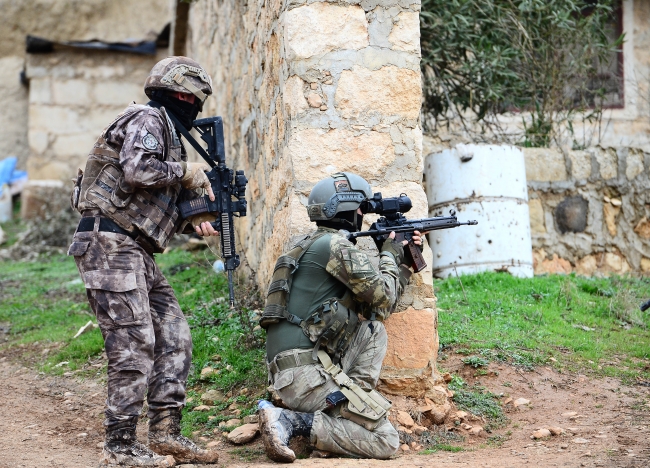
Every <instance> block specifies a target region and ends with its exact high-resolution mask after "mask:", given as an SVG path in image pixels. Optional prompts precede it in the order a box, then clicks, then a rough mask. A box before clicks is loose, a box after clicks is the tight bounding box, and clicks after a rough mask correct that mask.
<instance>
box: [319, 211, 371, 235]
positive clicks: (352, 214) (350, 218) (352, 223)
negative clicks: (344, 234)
mask: <svg viewBox="0 0 650 468" xmlns="http://www.w3.org/2000/svg"><path fill="white" fill-rule="evenodd" d="M362 224H363V215H360V214H359V213H357V210H351V211H341V212H340V213H336V216H335V217H334V218H332V219H330V220H327V221H317V222H316V225H317V226H325V227H328V228H332V229H345V230H346V231H349V232H357V231H361V226H362Z"/></svg>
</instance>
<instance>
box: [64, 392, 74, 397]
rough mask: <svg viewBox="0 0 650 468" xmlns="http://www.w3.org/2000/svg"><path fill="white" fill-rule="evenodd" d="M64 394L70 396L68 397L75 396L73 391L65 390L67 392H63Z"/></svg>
mask: <svg viewBox="0 0 650 468" xmlns="http://www.w3.org/2000/svg"><path fill="white" fill-rule="evenodd" d="M63 396H64V397H65V398H68V397H71V396H74V393H72V392H65V393H64V394H63Z"/></svg>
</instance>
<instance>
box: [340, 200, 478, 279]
mask: <svg viewBox="0 0 650 468" xmlns="http://www.w3.org/2000/svg"><path fill="white" fill-rule="evenodd" d="M412 207H413V204H412V203H411V199H410V198H409V197H408V196H407V195H406V194H404V193H402V194H401V195H400V196H399V197H392V198H383V197H382V196H381V193H375V194H374V195H373V197H372V198H371V199H370V200H366V201H364V202H363V203H362V204H361V206H360V208H361V212H362V213H363V214H367V213H376V214H378V215H380V216H381V217H380V218H379V219H378V220H377V221H375V222H374V223H372V225H371V226H370V230H368V231H361V232H351V233H349V234H348V239H350V240H352V239H357V238H359V237H367V236H369V237H372V238H373V239H374V240H375V243H376V244H377V245H381V244H382V243H383V242H384V241H385V240H386V239H388V236H389V235H390V233H391V232H394V233H395V240H396V241H402V240H406V241H408V244H407V245H406V247H408V249H407V250H406V252H407V257H408V256H410V260H411V266H412V267H413V271H415V272H416V273H417V272H419V271H422V270H423V269H424V268H426V266H427V263H426V261H425V260H424V256H423V255H422V251H421V250H420V248H419V247H418V246H417V245H415V244H414V243H413V232H414V231H420V233H422V234H423V235H424V234H425V233H427V232H429V231H438V230H441V229H451V228H455V227H458V226H475V225H477V224H478V221H467V222H460V221H458V219H457V218H456V212H455V211H454V210H451V211H450V212H449V216H438V217H433V218H422V219H406V217H405V216H404V214H403V213H407V212H408V211H410V210H411V208H412Z"/></svg>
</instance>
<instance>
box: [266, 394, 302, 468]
mask: <svg viewBox="0 0 650 468" xmlns="http://www.w3.org/2000/svg"><path fill="white" fill-rule="evenodd" d="M258 408H259V415H260V433H261V434H262V441H263V442H264V448H265V449H266V455H267V456H268V457H269V458H270V459H271V460H273V461H276V462H281V463H292V462H293V461H294V460H295V459H296V454H295V453H294V452H293V450H291V449H290V448H289V439H291V438H292V437H295V436H305V437H309V434H310V433H311V427H312V424H313V422H314V414H313V413H298V412H297V411H291V410H286V409H282V408H276V407H275V406H273V404H272V403H269V402H268V401H266V400H260V402H259V403H258Z"/></svg>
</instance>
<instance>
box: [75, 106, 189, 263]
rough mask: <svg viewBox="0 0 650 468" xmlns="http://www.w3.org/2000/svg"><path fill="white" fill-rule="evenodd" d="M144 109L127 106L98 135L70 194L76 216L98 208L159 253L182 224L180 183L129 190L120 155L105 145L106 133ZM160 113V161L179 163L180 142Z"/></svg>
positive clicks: (167, 120)
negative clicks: (162, 135)
mask: <svg viewBox="0 0 650 468" xmlns="http://www.w3.org/2000/svg"><path fill="white" fill-rule="evenodd" d="M144 108H147V106H143V105H131V106H129V107H128V108H127V109H126V110H125V111H124V112H123V113H122V114H120V115H119V116H118V117H117V118H116V119H115V120H114V121H113V122H112V123H111V125H109V126H108V127H107V128H106V130H104V132H102V134H101V135H100V137H99V138H98V139H97V142H96V143H95V145H94V147H93V149H92V150H91V152H90V155H89V156H88V161H87V162H86V168H85V170H84V171H83V174H82V177H80V180H79V179H78V180H77V184H76V186H75V190H74V191H73V194H78V197H75V195H73V200H72V204H73V207H74V208H76V209H77V210H78V211H79V212H80V213H82V212H84V211H86V210H93V209H97V208H99V209H100V210H101V211H102V213H103V214H104V215H105V216H107V217H109V218H110V219H112V220H113V221H115V222H116V223H117V224H118V225H120V227H122V228H123V229H126V230H127V231H129V232H134V231H135V230H136V229H137V230H139V231H140V233H142V234H144V236H146V237H147V238H148V239H149V240H150V241H151V243H152V244H153V245H154V246H155V250H156V251H157V252H162V251H164V250H165V247H167V244H168V243H169V240H170V239H171V237H172V236H173V235H174V234H175V233H176V232H178V231H180V230H182V228H183V227H184V224H185V222H184V221H183V220H182V219H181V218H180V216H179V214H180V212H179V210H178V208H177V206H176V201H177V200H178V196H179V194H180V191H181V185H180V183H179V184H174V185H168V186H166V187H159V188H147V189H144V188H134V187H129V186H128V184H127V183H126V182H125V180H124V172H123V171H122V166H120V151H119V149H115V148H113V147H111V146H110V145H109V144H108V143H107V141H106V136H107V133H108V132H109V131H110V130H111V129H112V128H114V126H115V125H116V123H117V122H118V121H119V120H120V119H123V118H125V117H129V116H132V115H133V114H135V113H137V112H139V111H141V110H143V109H144ZM160 112H161V113H162V114H163V116H164V121H165V122H166V125H165V132H164V133H165V146H164V147H165V152H164V155H163V161H175V162H180V161H182V160H183V158H182V152H181V143H180V140H179V139H178V137H177V136H176V134H175V133H174V131H173V130H172V129H173V124H172V123H171V122H170V120H169V118H168V117H167V115H166V113H165V112H164V111H162V110H161V111H160ZM75 198H76V200H75Z"/></svg>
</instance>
